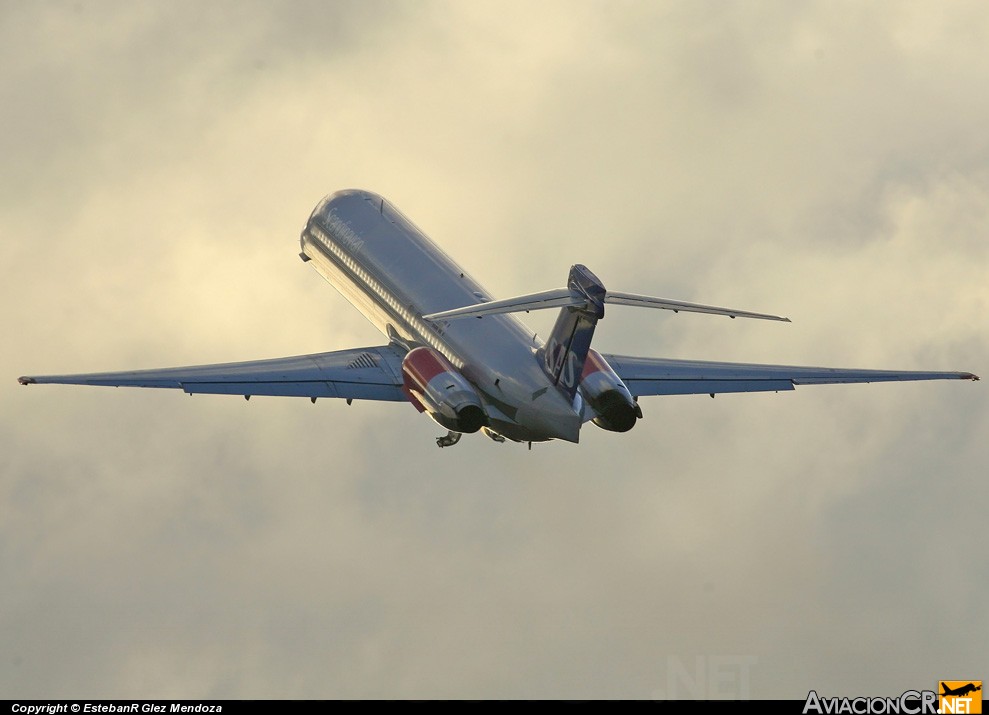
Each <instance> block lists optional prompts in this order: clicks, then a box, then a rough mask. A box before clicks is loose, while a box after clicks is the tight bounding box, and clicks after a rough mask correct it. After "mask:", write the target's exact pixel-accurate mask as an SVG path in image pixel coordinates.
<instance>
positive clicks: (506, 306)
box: [422, 288, 587, 320]
mask: <svg viewBox="0 0 989 715" xmlns="http://www.w3.org/2000/svg"><path fill="white" fill-rule="evenodd" d="M586 303H587V299H586V298H584V296H582V295H574V294H573V293H572V292H571V291H570V290H569V289H568V288H555V289H553V290H544V291H541V292H539V293H529V294H528V295H519V296H516V297H514V298H506V299H505V300H493V301H491V302H489V303H477V304H476V305H465V306H464V307H463V308H454V309H453V310H444V311H443V312H441V313H430V314H429V315H424V316H422V317H423V318H425V319H426V320H445V319H447V318H480V317H482V316H484V315H497V314H501V313H521V312H522V311H523V310H525V311H529V310H543V309H545V308H564V307H566V306H571V305H573V306H577V305H580V306H582V305H585V304H586Z"/></svg>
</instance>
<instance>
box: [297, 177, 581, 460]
mask: <svg viewBox="0 0 989 715" xmlns="http://www.w3.org/2000/svg"><path fill="white" fill-rule="evenodd" d="M301 243H302V251H303V253H304V254H305V256H306V257H307V258H309V259H310V260H311V262H312V265H313V266H314V267H315V268H316V270H317V271H318V272H319V273H320V274H321V275H322V276H323V277H324V278H325V279H326V280H327V281H329V282H330V284H331V285H333V286H334V287H335V288H336V289H337V290H338V291H340V293H341V294H343V295H344V297H346V298H347V299H348V300H349V301H350V302H351V303H352V304H353V305H354V306H356V307H357V308H358V310H360V311H361V312H362V313H363V314H364V316H365V317H367V319H368V320H370V321H371V322H372V323H373V324H374V325H375V326H376V327H377V328H378V329H379V330H381V332H382V333H384V334H385V335H386V336H388V338H389V339H390V340H394V341H397V342H400V343H403V344H405V345H407V346H408V347H410V348H411V347H416V346H420V345H422V346H428V347H431V348H432V349H434V350H436V351H438V352H439V353H441V354H442V355H444V356H445V357H446V358H447V359H448V360H450V362H451V363H453V365H454V366H455V367H456V368H457V369H458V370H459V371H460V372H461V374H463V376H464V377H465V378H467V380H468V381H469V382H470V383H471V384H472V385H473V386H474V388H476V390H477V392H478V394H479V395H480V397H481V398H482V400H483V402H484V407H485V410H486V411H487V413H488V417H489V418H490V420H491V422H490V426H491V429H492V430H493V431H495V432H497V433H499V434H502V435H504V436H506V437H508V438H510V439H515V440H519V441H541V440H546V439H556V438H558V439H565V440H568V441H571V442H576V441H577V439H578V435H579V431H580V425H581V422H582V417H581V412H582V408H581V404H582V403H581V398H580V396H579V393H578V396H577V398H576V399H575V400H574V401H573V402H571V400H570V399H569V398H568V397H567V396H566V395H564V394H563V393H562V392H561V391H560V390H559V389H557V387H556V386H555V385H554V384H553V381H552V380H551V378H550V377H549V376H548V375H547V374H546V372H545V371H544V370H543V367H542V365H541V364H540V361H539V359H538V358H537V356H536V351H537V350H538V349H539V348H540V347H541V346H542V343H541V341H539V340H538V338H536V337H535V335H534V334H532V333H531V332H530V331H529V330H527V329H526V328H525V326H524V325H523V324H522V323H521V322H520V321H519V320H517V319H516V318H515V317H514V316H511V315H490V316H485V317H483V318H464V319H451V320H436V321H428V320H424V319H423V318H422V316H423V315H429V314H431V313H437V312H440V311H444V310H450V309H452V308H459V307H462V306H467V305H474V304H477V303H483V302H488V301H490V300H492V297H491V296H490V295H489V294H488V292H487V291H485V290H484V288H482V287H481V286H480V285H479V284H478V283H477V282H476V281H475V280H474V279H473V278H471V277H470V275H468V274H467V273H466V271H464V270H463V269H462V268H460V267H459V266H458V265H457V264H456V263H454V262H453V260H452V259H451V258H450V257H449V256H448V255H447V254H446V253H444V252H443V251H442V250H441V249H440V248H439V247H438V246H437V245H436V244H434V243H433V242H432V241H431V240H430V239H429V238H428V237H427V236H426V235H425V234H424V233H423V232H422V231H420V230H419V229H418V228H417V227H416V226H415V225H413V224H412V222H411V221H409V220H408V219H407V218H406V217H405V216H403V215H402V214H401V213H400V212H399V211H398V210H397V209H396V208H395V207H394V206H393V205H391V204H390V203H389V202H388V201H386V200H384V199H383V198H381V197H380V196H378V195H376V194H373V193H370V192H367V191H357V190H350V191H339V192H337V193H335V194H332V195H331V196H328V197H326V198H325V199H323V201H321V202H320V203H319V205H318V206H317V207H316V209H315V210H314V211H313V213H312V216H311V217H310V218H309V221H308V223H307V224H306V227H305V229H304V230H303V232H302V236H301Z"/></svg>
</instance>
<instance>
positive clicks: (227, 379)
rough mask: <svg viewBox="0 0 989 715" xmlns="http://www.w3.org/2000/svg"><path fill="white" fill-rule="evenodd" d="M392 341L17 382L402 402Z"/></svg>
mask: <svg viewBox="0 0 989 715" xmlns="http://www.w3.org/2000/svg"><path fill="white" fill-rule="evenodd" d="M404 355H405V351H404V350H402V349H401V348H398V347H396V346H393V345H384V346H381V347H372V348H355V349H352V350H340V351H337V352H330V353H316V354H314V355H300V356H297V357H286V358H275V359H273V360H252V361H250V362H232V363H222V364H218V365H195V366H192V367H173V368H165V369H162V370H133V371H129V372H99V373H89V374H85V375H41V376H37V377H21V378H19V379H18V382H20V383H21V384H22V385H36V384H44V383H56V384H63V385H104V386H110V387H161V388H176V389H182V390H184V391H185V392H188V393H189V394H200V393H204V394H214V395H244V396H245V397H251V396H253V395H282V396H287V397H309V398H311V399H315V398H317V397H343V398H346V399H356V400H388V401H394V402H402V401H405V400H406V399H407V398H406V397H405V394H404V393H403V392H402V358H403V356H404Z"/></svg>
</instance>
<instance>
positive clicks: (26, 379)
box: [17, 377, 38, 385]
mask: <svg viewBox="0 0 989 715" xmlns="http://www.w3.org/2000/svg"><path fill="white" fill-rule="evenodd" d="M17 382H19V383H20V384H22V385H36V384H37V383H38V381H37V380H35V379H34V378H33V377H19V378H17Z"/></svg>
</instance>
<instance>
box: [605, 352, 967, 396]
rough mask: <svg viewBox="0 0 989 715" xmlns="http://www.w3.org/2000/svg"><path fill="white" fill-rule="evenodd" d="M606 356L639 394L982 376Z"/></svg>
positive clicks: (676, 393)
mask: <svg viewBox="0 0 989 715" xmlns="http://www.w3.org/2000/svg"><path fill="white" fill-rule="evenodd" d="M604 358H605V360H607V361H608V363H609V364H610V365H611V367H612V368H613V369H614V371H615V373H616V374H617V375H618V377H620V378H621V379H622V382H624V383H625V385H626V386H627V387H628V389H629V392H631V393H632V395H633V397H642V396H644V395H704V394H710V395H713V394H715V393H719V392H775V391H779V390H792V389H793V388H794V385H828V384H837V383H850V382H898V381H904V380H978V379H979V378H978V376H976V375H973V374H972V373H970V372H910V371H907V372H904V371H896V370H847V369H840V368H830V367H791V366H787V365H754V364H748V363H731V362H705V361H701V360H670V359H665V358H641V357H627V356H623V355H605V356H604Z"/></svg>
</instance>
